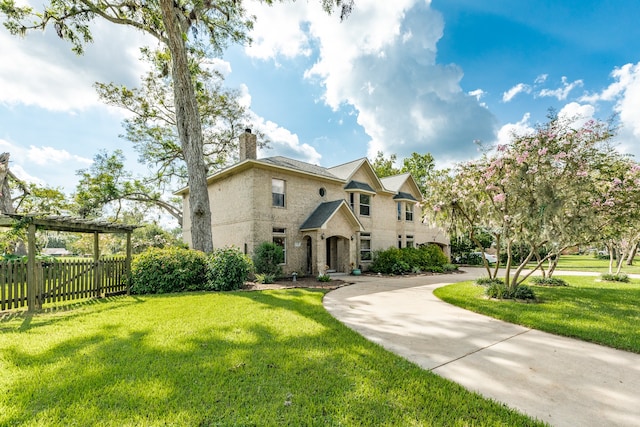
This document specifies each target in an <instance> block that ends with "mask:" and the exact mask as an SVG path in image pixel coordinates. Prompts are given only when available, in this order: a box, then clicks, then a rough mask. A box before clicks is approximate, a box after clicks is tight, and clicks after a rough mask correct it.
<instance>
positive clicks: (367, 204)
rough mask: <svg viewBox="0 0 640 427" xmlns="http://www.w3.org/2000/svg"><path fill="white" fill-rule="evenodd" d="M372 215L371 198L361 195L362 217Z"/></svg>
mask: <svg viewBox="0 0 640 427" xmlns="http://www.w3.org/2000/svg"><path fill="white" fill-rule="evenodd" d="M370 214H371V196H370V195H368V194H360V215H362V216H369V215H370Z"/></svg>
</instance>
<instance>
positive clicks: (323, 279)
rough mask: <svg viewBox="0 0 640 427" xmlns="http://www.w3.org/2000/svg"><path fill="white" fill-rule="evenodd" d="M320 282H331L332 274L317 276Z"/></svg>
mask: <svg viewBox="0 0 640 427" xmlns="http://www.w3.org/2000/svg"><path fill="white" fill-rule="evenodd" d="M317 279H318V281H319V282H330V281H331V276H329V275H328V274H321V275H319V276H318V277H317Z"/></svg>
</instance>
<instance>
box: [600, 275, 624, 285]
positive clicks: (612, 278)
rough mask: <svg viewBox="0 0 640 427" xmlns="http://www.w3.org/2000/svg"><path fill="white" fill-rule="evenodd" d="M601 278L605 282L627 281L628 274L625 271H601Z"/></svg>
mask: <svg viewBox="0 0 640 427" xmlns="http://www.w3.org/2000/svg"><path fill="white" fill-rule="evenodd" d="M600 277H601V278H602V280H604V281H607V282H623V283H628V282H629V276H628V275H626V274H625V273H618V274H611V273H603V274H602V275H601V276H600Z"/></svg>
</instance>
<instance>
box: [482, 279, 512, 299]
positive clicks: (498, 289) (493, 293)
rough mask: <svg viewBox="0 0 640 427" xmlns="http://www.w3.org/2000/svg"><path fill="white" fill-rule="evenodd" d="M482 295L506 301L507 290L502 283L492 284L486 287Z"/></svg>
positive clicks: (507, 296)
mask: <svg viewBox="0 0 640 427" xmlns="http://www.w3.org/2000/svg"><path fill="white" fill-rule="evenodd" d="M484 294H485V295H486V296H488V297H489V298H498V299H508V298H509V290H508V289H507V285H505V284H504V283H499V282H493V283H490V284H488V285H487V288H486V289H485V290H484Z"/></svg>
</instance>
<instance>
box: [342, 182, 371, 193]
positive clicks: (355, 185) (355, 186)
mask: <svg viewBox="0 0 640 427" xmlns="http://www.w3.org/2000/svg"><path fill="white" fill-rule="evenodd" d="M344 189H345V190H360V191H367V192H369V193H375V192H376V190H374V189H373V188H371V186H370V185H369V184H367V183H366V182H360V181H349V183H348V184H347V185H345V186H344Z"/></svg>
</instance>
